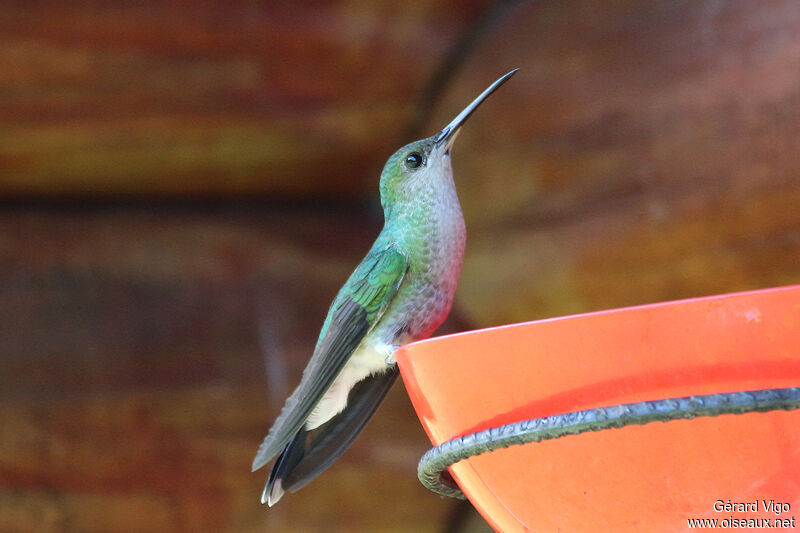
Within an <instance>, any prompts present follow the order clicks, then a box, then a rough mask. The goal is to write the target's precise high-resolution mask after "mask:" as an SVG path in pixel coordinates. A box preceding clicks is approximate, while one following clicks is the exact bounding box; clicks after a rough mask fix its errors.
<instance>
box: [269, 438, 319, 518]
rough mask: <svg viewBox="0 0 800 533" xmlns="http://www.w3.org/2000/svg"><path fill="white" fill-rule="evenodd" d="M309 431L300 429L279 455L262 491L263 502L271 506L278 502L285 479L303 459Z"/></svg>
mask: <svg viewBox="0 0 800 533" xmlns="http://www.w3.org/2000/svg"><path fill="white" fill-rule="evenodd" d="M307 434H308V431H306V430H305V428H302V429H300V431H298V432H297V434H296V435H295V436H294V438H293V439H292V440H291V441H289V444H287V445H286V447H285V448H284V449H283V451H282V452H281V454H280V455H279V456H278V460H277V461H275V464H274V465H273V466H272V470H270V471H269V478H268V479H267V484H266V485H265V486H264V492H262V493H261V503H266V504H268V505H269V506H270V507H272V506H273V505H275V504H276V503H278V501H280V499H281V497H283V493H284V480H285V479H286V478H287V477H288V476H289V474H291V473H292V470H294V469H295V467H296V466H297V465H298V463H299V462H300V461H301V460H302V459H303V456H304V455H305V453H306V436H307Z"/></svg>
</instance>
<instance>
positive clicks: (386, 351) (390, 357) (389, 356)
mask: <svg viewBox="0 0 800 533" xmlns="http://www.w3.org/2000/svg"><path fill="white" fill-rule="evenodd" d="M399 347H400V345H399V344H381V345H379V346H377V348H376V350H377V351H378V353H380V354H381V355H383V356H385V357H386V359H385V362H386V364H387V365H390V366H391V365H395V364H397V360H396V359H395V358H394V352H395V351H397V349H398V348H399Z"/></svg>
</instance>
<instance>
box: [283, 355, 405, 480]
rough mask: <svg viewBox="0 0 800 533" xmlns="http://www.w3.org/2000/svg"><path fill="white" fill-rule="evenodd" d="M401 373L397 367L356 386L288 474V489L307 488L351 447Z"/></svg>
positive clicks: (370, 377)
mask: <svg viewBox="0 0 800 533" xmlns="http://www.w3.org/2000/svg"><path fill="white" fill-rule="evenodd" d="M398 374H399V372H398V370H397V367H396V366H395V367H392V368H390V369H389V370H387V371H386V372H384V373H382V374H377V375H374V376H369V377H368V378H366V379H364V380H363V381H361V382H360V383H358V384H356V386H355V387H354V388H353V391H352V392H351V393H350V398H349V399H348V401H347V407H345V409H344V411H342V412H341V413H339V414H338V415H336V416H335V417H333V418H332V419H331V420H330V421H329V422H328V423H327V424H325V426H323V428H322V429H321V430H320V431H319V433H318V434H316V435H314V438H313V439H312V440H311V443H310V444H309V445H308V446H307V447H306V449H305V453H304V455H303V457H302V458H301V459H300V460H299V461H298V462H297V464H296V465H295V466H294V467H293V468H292V469H291V471H290V472H289V473H288V474H287V477H286V480H285V482H284V485H285V488H286V490H289V491H291V492H295V491H297V490H300V489H301V488H303V487H304V486H306V484H307V483H309V482H310V481H311V480H312V479H314V478H315V477H317V476H318V475H320V474H321V473H322V472H324V471H325V469H327V468H328V467H329V466H331V465H332V464H333V463H334V461H336V459H338V458H339V456H340V455H342V454H343V453H344V452H345V450H347V448H349V447H350V444H352V442H353V441H354V440H355V438H356V437H357V436H358V435H359V434H360V433H361V430H363V429H364V426H366V425H367V422H368V421H369V419H370V418H372V415H373V414H374V413H375V410H376V409H377V408H378V405H380V403H381V401H383V398H384V397H385V396H386V393H387V392H389V389H390V388H391V387H392V385H393V384H394V382H395V380H396V379H397V375H398Z"/></svg>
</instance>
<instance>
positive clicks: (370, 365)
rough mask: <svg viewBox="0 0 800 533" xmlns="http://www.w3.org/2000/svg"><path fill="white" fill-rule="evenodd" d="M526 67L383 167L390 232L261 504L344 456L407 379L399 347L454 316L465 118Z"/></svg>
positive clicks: (301, 390)
mask: <svg viewBox="0 0 800 533" xmlns="http://www.w3.org/2000/svg"><path fill="white" fill-rule="evenodd" d="M516 71H517V69H514V70H512V71H511V72H509V73H508V74H506V75H504V76H502V77H501V78H500V79H498V80H497V81H495V82H494V83H493V84H491V85H490V86H489V87H488V88H487V89H486V90H485V91H483V93H481V95H480V96H478V97H477V98H476V99H475V100H474V101H473V102H472V103H471V104H469V105H468V106H467V107H466V108H464V110H463V111H461V113H459V114H458V116H456V118H454V119H453V121H452V122H450V124H448V125H447V126H446V127H445V128H444V129H443V130H442V131H440V132H439V133H437V134H436V135H434V136H433V137H428V138H427V139H422V140H421V141H416V142H413V143H411V144H408V145H406V146H404V147H403V148H400V150H398V151H397V152H395V153H394V154H393V155H392V156H391V157H390V158H389V160H388V161H387V162H386V166H384V167H383V172H381V178H380V193H381V205H382V207H383V215H384V219H385V221H384V225H383V229H382V230H381V232H380V235H378V238H377V239H376V240H375V243H374V244H373V245H372V248H370V250H369V252H367V256H366V257H365V258H364V260H363V261H361V263H360V264H359V265H358V266H357V267H356V269H355V271H354V272H353V273H352V274H351V275H350V278H349V279H348V280H347V282H346V283H345V284H344V286H343V287H342V288H341V290H340V291H339V294H337V295H336V299H335V300H334V301H333V304H332V305H331V307H330V310H329V311H328V316H327V317H326V318H325V322H324V323H323V325H322V331H321V332H320V335H319V339H318V340H317V345H316V347H315V348H314V353H313V355H312V356H311V360H310V361H309V362H308V366H306V369H305V370H304V371H303V377H302V379H301V380H300V385H298V387H297V389H295V391H294V392H293V393H292V395H291V396H289V399H288V400H286V404H285V405H284V406H283V409H282V410H281V413H280V416H278V419H277V420H276V421H275V423H274V424H273V425H272V428H271V429H270V430H269V434H268V435H267V436H266V438H265V439H264V442H263V443H262V444H261V446H260V447H259V449H258V453H257V454H256V457H255V459H254V460H253V471H256V470H258V469H259V468H261V467H262V466H264V465H265V464H267V463H268V462H269V461H270V460H272V458H273V457H275V455H277V454H278V453H279V452H280V455H279V456H278V460H277V461H276V462H275V464H274V465H273V466H272V470H271V471H270V473H269V479H268V480H267V484H266V486H265V487H264V492H263V493H262V495H261V503H268V504H269V505H270V506H272V505H275V503H277V502H278V500H280V499H281V497H282V496H283V493H284V491H286V490H289V491H291V492H295V491H296V490H298V489H300V488H301V487H303V486H305V485H306V484H307V483H308V482H309V481H311V480H312V479H314V478H315V477H316V476H318V475H319V474H320V473H322V472H323V471H324V470H325V469H326V468H328V467H329V466H330V465H331V464H333V462H334V461H335V460H336V459H338V458H339V456H340V455H341V454H342V453H344V451H345V450H346V449H347V448H348V446H350V444H351V443H352V442H353V440H354V439H355V438H356V436H358V434H359V433H360V432H361V430H362V429H363V428H364V426H365V425H366V423H367V421H368V420H369V419H370V417H371V416H372V414H373V413H374V412H375V410H376V409H377V408H378V405H379V404H380V402H381V401H382V400H383V398H384V396H385V395H386V393H387V392H388V390H389V388H390V387H391V385H392V384H393V383H394V381H395V379H396V378H397V374H398V371H397V364H396V363H395V360H394V352H395V350H396V349H397V348H398V347H399V346H401V345H403V344H406V343H408V342H411V341H415V340H419V339H424V338H427V337H430V336H431V334H432V333H433V332H434V331H435V330H436V328H438V327H439V326H440V325H441V323H442V322H444V319H445V318H446V317H447V315H448V313H449V312H450V307H451V306H452V304H453V295H454V293H455V291H456V283H457V282H458V276H459V274H460V273H461V262H462V259H463V256H464V244H465V242H466V231H465V228H464V217H463V216H462V214H461V205H460V204H459V202H458V196H457V194H456V187H455V183H454V182H453V168H452V166H451V164H450V150H451V148H452V146H453V141H454V140H455V138H456V136H457V135H458V132H459V129H460V128H461V126H462V125H463V124H464V121H466V120H467V118H468V117H469V116H470V115H471V114H472V112H473V111H475V109H476V108H477V107H478V106H479V105H480V104H481V102H483V101H484V100H485V99H486V98H487V97H488V96H489V95H490V94H492V92H494V91H495V89H497V88H498V87H500V85H502V84H503V83H504V82H505V81H506V80H507V79H508V78H510V77H511V76H512V75H513V74H514V73H515V72H516ZM312 430H315V431H314V433H313V434H312V435H311V436H310V437H309V432H311V431H312Z"/></svg>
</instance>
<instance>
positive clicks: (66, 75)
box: [0, 0, 488, 197]
mask: <svg viewBox="0 0 800 533" xmlns="http://www.w3.org/2000/svg"><path fill="white" fill-rule="evenodd" d="M487 3H488V2H487V1H486V0H474V1H470V2H452V1H451V2H427V3H417V4H415V7H414V8H413V9H409V8H407V7H406V6H401V5H399V4H393V3H390V2H374V3H361V4H357V5H354V6H347V5H337V4H325V3H300V4H297V5H292V6H291V7H289V6H286V5H284V4H280V3H274V2H252V1H249V0H236V1H233V2H221V1H204V2H186V1H181V0H172V1H161V0H147V1H143V2H136V3H112V4H109V3H107V2H99V1H90V2H81V3H79V4H63V3H61V2H57V1H52V0H43V1H38V2H20V1H9V2H3V4H2V6H0V71H2V72H3V73H4V74H3V76H2V77H0V197H15V196H20V195H23V196H30V195H44V196H57V195H65V194H66V195H141V194H150V195H168V196H174V195H185V194H189V195H212V194H229V195H230V194H233V195H236V194H239V195H241V194H268V193H272V194H280V195H284V196H286V195H288V196H308V195H312V194H313V195H317V196H334V197H340V196H358V195H364V194H368V193H371V192H372V190H373V188H372V185H373V180H374V176H375V175H376V174H377V172H379V171H380V166H379V165H381V164H382V160H384V159H385V158H386V157H388V155H390V154H391V152H392V151H393V150H394V149H395V148H396V146H394V145H395V144H396V143H397V142H398V141H397V139H398V137H399V135H400V132H401V131H402V130H403V128H404V127H405V126H406V123H407V121H408V120H409V119H410V116H411V110H412V106H413V104H414V98H415V95H416V94H417V92H418V91H419V90H420V89H421V87H422V86H423V85H424V83H425V82H426V80H427V77H428V76H430V75H431V72H432V70H434V69H435V68H436V67H437V65H438V61H439V60H440V58H441V55H442V54H443V53H444V52H445V51H446V50H447V47H448V46H449V45H450V43H451V42H452V41H453V40H454V39H456V38H457V37H458V35H459V33H460V32H461V31H462V30H463V28H464V27H465V26H466V25H467V24H469V23H470V22H471V21H472V20H474V19H475V17H476V16H477V15H478V14H479V13H480V12H481V11H482V9H483V6H485V5H486V4H487Z"/></svg>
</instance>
